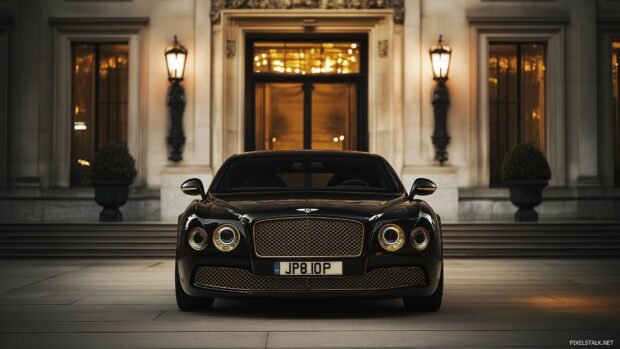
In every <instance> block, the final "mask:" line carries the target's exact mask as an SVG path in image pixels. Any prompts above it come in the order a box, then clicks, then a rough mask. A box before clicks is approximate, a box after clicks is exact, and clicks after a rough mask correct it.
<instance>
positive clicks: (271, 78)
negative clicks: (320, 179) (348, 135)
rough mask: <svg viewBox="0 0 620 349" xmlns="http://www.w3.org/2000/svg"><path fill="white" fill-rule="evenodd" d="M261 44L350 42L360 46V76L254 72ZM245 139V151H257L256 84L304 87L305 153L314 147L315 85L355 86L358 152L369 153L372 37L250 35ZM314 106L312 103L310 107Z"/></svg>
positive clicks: (341, 34)
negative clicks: (256, 51) (256, 45)
mask: <svg viewBox="0 0 620 349" xmlns="http://www.w3.org/2000/svg"><path fill="white" fill-rule="evenodd" d="M257 41H278V42H300V41H303V42H326V41H327V42H347V41H355V42H358V43H359V45H360V46H359V51H360V72H359V73H357V74H344V75H336V74H334V75H319V74H317V75H313V74H306V75H294V74H290V75H288V74H270V73H259V74H256V73H255V72H254V69H253V67H254V60H253V58H254V57H253V46H254V43H255V42H257ZM244 61H245V74H244V78H245V100H246V103H245V111H244V114H245V135H244V150H245V151H253V150H256V137H255V135H256V132H255V113H254V110H255V100H254V98H255V94H254V92H255V84H256V83H277V82H291V83H301V84H302V86H303V88H304V149H310V148H311V145H312V103H311V99H312V89H311V88H310V87H312V84H314V83H330V82H331V83H339V82H340V83H355V84H356V86H357V101H356V102H357V117H358V119H357V130H356V131H357V149H356V150H359V151H368V136H369V135H368V109H367V107H368V106H367V103H366V101H367V95H368V35H367V34H361V33H351V34H348V33H335V34H326V33H321V34H318V33H311V34H307V33H303V34H301V33H294V34H293V33H291V34H283V33H277V34H276V33H248V34H246V37H245V57H244ZM308 102H310V103H308Z"/></svg>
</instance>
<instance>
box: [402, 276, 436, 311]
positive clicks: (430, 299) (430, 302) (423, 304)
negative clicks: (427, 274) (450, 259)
mask: <svg viewBox="0 0 620 349" xmlns="http://www.w3.org/2000/svg"><path fill="white" fill-rule="evenodd" d="M442 298H443V266H442V267H441V276H440V277H439V284H438V285H437V289H436V290H435V292H434V293H433V294H431V295H430V296H424V297H405V298H403V303H404V304H405V307H406V308H407V309H411V310H415V311H425V312H435V311H438V310H439V308H441V301H442Z"/></svg>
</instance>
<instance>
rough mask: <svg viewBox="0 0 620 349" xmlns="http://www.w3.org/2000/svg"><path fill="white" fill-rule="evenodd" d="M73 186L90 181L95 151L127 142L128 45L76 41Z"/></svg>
mask: <svg viewBox="0 0 620 349" xmlns="http://www.w3.org/2000/svg"><path fill="white" fill-rule="evenodd" d="M72 51H73V69H72V98H73V103H72V110H71V113H72V119H73V125H72V141H71V185H72V186H88V185H89V184H90V178H89V177H90V168H89V166H90V163H91V162H92V161H93V156H94V153H95V150H96V149H97V148H98V147H100V146H102V145H104V144H109V143H118V144H124V145H126V144H127V96H128V91H127V89H128V75H127V61H128V45H127V44H126V43H121V44H117V43H114V44H106V43H94V44H81V43H76V44H73V50H72Z"/></svg>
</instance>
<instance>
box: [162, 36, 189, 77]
mask: <svg viewBox="0 0 620 349" xmlns="http://www.w3.org/2000/svg"><path fill="white" fill-rule="evenodd" d="M165 55H166V66H167V67H168V80H170V81H181V80H183V74H184V73H185V61H186V59H187V49H186V48H185V47H184V46H183V45H181V44H180V43H179V40H178V39H177V36H176V35H175V36H174V43H173V44H172V46H169V47H167V48H166V51H165Z"/></svg>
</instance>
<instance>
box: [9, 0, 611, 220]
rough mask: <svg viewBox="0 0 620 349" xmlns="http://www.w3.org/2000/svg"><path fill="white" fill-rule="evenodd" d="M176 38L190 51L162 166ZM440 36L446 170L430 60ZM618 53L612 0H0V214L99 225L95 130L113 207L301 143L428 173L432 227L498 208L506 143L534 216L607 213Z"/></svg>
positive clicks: (161, 206) (152, 200)
mask: <svg viewBox="0 0 620 349" xmlns="http://www.w3.org/2000/svg"><path fill="white" fill-rule="evenodd" d="M174 35H177V37H178V39H179V41H180V43H181V44H182V45H183V46H184V47H186V48H187V50H188V53H187V61H186V63H185V65H184V79H183V81H182V82H181V86H182V87H183V89H184V92H185V106H184V111H183V124H182V125H183V128H182V129H183V131H184V135H183V136H184V137H185V138H184V145H183V153H182V160H181V161H178V162H175V161H170V160H169V153H170V149H169V148H168V146H169V145H168V141H167V138H168V137H169V129H170V127H171V121H170V115H169V114H170V111H169V106H168V104H167V102H166V101H167V94H168V89H169V86H170V85H169V83H168V72H167V66H166V59H165V57H164V51H165V49H166V47H168V46H169V45H171V44H172V41H173V37H174ZM440 35H442V38H443V43H444V44H445V45H449V46H450V47H451V58H450V65H449V71H448V74H449V75H448V80H447V81H446V87H447V91H448V96H449V103H450V104H449V107H448V113H447V124H446V129H447V132H448V134H449V138H445V142H448V145H447V148H446V150H447V160H446V161H445V162H443V163H442V164H440V163H439V162H438V161H436V159H435V146H434V144H433V140H432V136H433V134H434V131H435V130H434V129H435V118H434V113H433V104H432V101H433V91H434V89H435V86H436V82H435V81H434V80H433V68H432V65H431V60H430V57H429V48H431V47H432V46H434V45H436V44H437V38H438V37H439V36H440ZM619 56H620V2H618V1H613V0H596V1H588V0H549V1H525V0H524V1H507V0H506V1H505V0H493V1H491V0H475V1H462V0H433V1H431V0H320V1H309V0H231V1H225V0H109V1H108V0H97V1H95V0H51V1H49V0H48V1H43V0H21V1H18V0H5V1H0V188H1V189H0V219H1V220H3V221H11V220H16V221H22V220H30V221H86V220H95V219H96V218H97V213H98V209H97V207H96V205H95V203H94V201H93V193H92V189H91V188H90V187H89V164H90V162H91V161H92V157H93V154H94V152H95V151H96V149H97V148H98V147H100V146H101V145H103V144H107V143H120V144H124V145H126V146H127V147H128V149H129V151H130V152H131V154H132V155H133V156H134V157H135V159H136V165H137V169H138V176H137V177H136V179H135V181H134V184H133V186H132V189H131V194H130V195H131V199H130V202H129V203H128V204H127V205H126V206H125V207H124V208H123V212H124V214H125V217H126V218H127V219H129V220H160V219H161V220H164V221H171V220H174V219H176V214H177V213H178V212H181V210H182V209H183V207H184V205H186V204H187V203H188V202H189V200H190V199H189V198H188V197H186V196H183V195H182V194H181V193H180V191H179V190H178V187H179V185H180V183H181V182H182V181H183V180H184V179H186V178H188V177H199V178H202V179H203V181H204V182H206V183H209V182H210V180H211V178H212V176H213V174H214V172H215V171H217V169H218V167H219V166H220V165H221V163H222V162H223V161H224V160H225V159H226V158H227V157H228V156H230V155H232V154H236V153H239V152H244V151H252V150H267V149H304V148H305V149H342V150H360V151H370V152H374V153H378V154H381V155H383V156H384V157H385V158H386V159H388V160H389V161H390V163H391V164H392V165H393V166H394V168H395V169H396V170H397V171H398V172H399V173H400V175H401V178H402V179H403V182H404V183H405V185H406V186H410V185H411V183H412V182H413V180H414V179H415V178H416V177H429V178H431V179H434V180H435V181H436V182H437V184H438V186H439V188H440V190H439V191H438V192H437V193H436V194H435V195H433V196H431V197H429V201H431V202H432V203H433V204H434V207H436V208H437V210H438V211H439V213H440V214H441V215H442V217H444V220H448V221H457V220H461V221H472V220H476V221H486V220H506V219H511V218H512V216H513V213H514V211H515V208H514V207H513V206H512V204H511V203H510V201H509V200H508V192H507V189H506V188H505V187H503V183H502V181H501V176H500V172H501V171H500V169H501V163H502V160H503V158H504V156H505V154H506V153H507V152H508V150H510V149H511V148H512V147H513V146H515V145H516V144H519V143H530V144H533V145H534V146H536V147H537V148H539V149H540V150H541V151H542V152H543V153H544V155H545V156H546V158H547V159H548V161H549V164H550V167H551V170H552V178H551V180H550V186H549V188H547V189H546V191H545V200H544V202H543V204H542V205H541V206H540V207H539V209H538V210H539V213H540V218H541V220H575V219H602V220H608V219H616V218H617V217H620V107H619V103H618V98H619V97H618V96H619V95H618V94H619V79H618V57H619ZM445 142H444V143H445ZM435 143H437V142H435ZM33 208H34V210H33ZM33 211H34V212H35V213H33Z"/></svg>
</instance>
